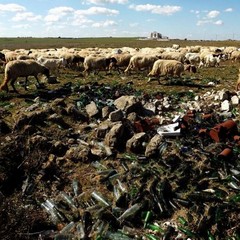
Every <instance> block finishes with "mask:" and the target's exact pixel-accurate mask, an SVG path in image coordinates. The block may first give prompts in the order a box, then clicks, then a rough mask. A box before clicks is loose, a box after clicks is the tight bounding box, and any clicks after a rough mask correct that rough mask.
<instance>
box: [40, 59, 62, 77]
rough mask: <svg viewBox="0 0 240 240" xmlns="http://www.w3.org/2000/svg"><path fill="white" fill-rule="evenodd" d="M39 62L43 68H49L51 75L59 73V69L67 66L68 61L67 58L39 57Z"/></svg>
mask: <svg viewBox="0 0 240 240" xmlns="http://www.w3.org/2000/svg"><path fill="white" fill-rule="evenodd" d="M37 62H38V63H40V64H42V65H43V66H45V67H47V68H48V69H49V71H50V72H51V73H54V72H55V73H57V72H58V69H59V68H60V67H61V66H62V67H66V66H67V61H66V59H65V58H60V59H57V58H44V57H39V58H37Z"/></svg>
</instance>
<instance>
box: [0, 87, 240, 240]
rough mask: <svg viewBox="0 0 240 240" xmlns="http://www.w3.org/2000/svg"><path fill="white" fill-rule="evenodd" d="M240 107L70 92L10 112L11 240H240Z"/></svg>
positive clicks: (233, 96)
mask: <svg viewBox="0 0 240 240" xmlns="http://www.w3.org/2000/svg"><path fill="white" fill-rule="evenodd" d="M69 93H74V94H72V95H68V94H69ZM54 94H55V96H57V98H54V97H53V96H54ZM73 96H74V97H73ZM239 99H240V94H239V92H229V91H226V90H221V91H217V92H214V91H212V92H207V93H205V94H204V95H202V96H197V95H195V94H194V93H193V92H191V91H190V92H185V93H179V94H176V95H171V96H165V94H164V93H160V92H159V93H155V94H154V95H151V96H150V95H149V94H145V93H143V92H138V91H135V90H133V89H132V88H131V85H126V86H124V87H123V86H121V87H120V86H118V85H116V86H113V87H109V86H105V85H98V84H92V85H85V86H79V87H77V86H74V87H73V86H72V85H71V84H69V85H66V86H65V89H59V90H56V91H55V92H52V91H51V92H50V91H49V92H42V94H40V96H39V97H37V98H35V99H34V100H33V101H32V102H31V104H29V105H28V106H25V107H22V108H20V109H18V112H17V114H15V115H14V116H11V114H10V112H9V109H8V108H7V107H5V108H4V107H3V108H1V109H0V112H1V118H0V131H1V146H0V148H1V153H0V161H1V169H0V185H1V188H0V202H1V216H0V219H1V221H2V223H3V222H7V223H8V226H9V223H10V222H12V229H13V230H12V231H11V233H9V229H6V228H4V226H3V225H2V224H1V225H2V227H1V229H0V231H1V236H5V238H3V239H14V237H15V239H56V240H57V239H58V240H59V239H153V240H155V239H227V238H229V239H239V237H240V232H239V229H240V226H239V216H240V215H239V212H240V211H239V210H240V209H239V208H240V205H239V203H240V195H239V194H240V193H239V191H240V165H239V159H240V133H239V120H240V117H239V116H240V115H239V114H240V113H239ZM9 172H10V173H11V174H9ZM15 208H16V210H14V209H15ZM13 216H14V217H15V218H16V219H17V218H18V219H22V222H20V223H18V226H17V225H16V223H15V221H14V220H13ZM18 229H21V231H20V230H18ZM7 233H8V234H7ZM7 235H8V236H7Z"/></svg>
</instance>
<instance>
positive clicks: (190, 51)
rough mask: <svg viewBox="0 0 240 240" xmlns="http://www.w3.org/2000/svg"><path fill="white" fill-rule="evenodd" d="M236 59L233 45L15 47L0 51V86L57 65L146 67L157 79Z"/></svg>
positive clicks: (120, 68) (97, 68) (50, 70)
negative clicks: (0, 70) (1, 76)
mask: <svg viewBox="0 0 240 240" xmlns="http://www.w3.org/2000/svg"><path fill="white" fill-rule="evenodd" d="M229 59H230V60H232V61H235V62H236V61H239V60H240V51H239V49H238V48H236V47H222V48H218V47H201V46H191V47H180V46H179V45H176V44H174V45H173V46H172V47H168V48H162V47H157V48H142V49H135V48H129V47H123V48H120V49H112V48H105V49H101V48H86V49H81V50H77V49H73V48H71V49H69V48H65V47H63V48H60V49H31V50H25V49H18V50H15V51H10V50H7V49H4V50H2V51H1V52H0V64H1V65H2V66H3V67H4V80H3V81H2V84H1V85H0V90H6V91H8V83H9V82H10V84H11V86H12V88H13V90H14V91H15V92H17V90H16V88H15V86H14V83H15V82H16V80H17V78H18V77H25V89H27V81H28V77H29V76H34V77H35V78H36V80H37V82H38V83H39V80H38V74H40V73H41V74H44V75H45V76H46V77H47V78H49V77H50V75H51V74H54V73H57V72H58V70H59V68H60V67H64V68H76V69H83V74H84V75H85V76H87V75H89V74H90V72H92V71H94V72H95V73H98V72H99V71H102V70H104V71H106V72H108V71H112V70H116V71H118V73H119V74H121V73H124V74H130V73H131V72H132V71H135V72H138V71H140V70H143V69H145V70H147V71H148V76H149V77H150V78H149V80H151V77H155V78H157V79H158V81H159V80H160V77H161V76H165V77H178V78H181V75H182V73H183V72H184V71H190V72H193V73H195V72H196V69H197V68H201V67H218V66H219V63H220V61H226V60H229ZM237 90H240V74H239V78H238V80H237Z"/></svg>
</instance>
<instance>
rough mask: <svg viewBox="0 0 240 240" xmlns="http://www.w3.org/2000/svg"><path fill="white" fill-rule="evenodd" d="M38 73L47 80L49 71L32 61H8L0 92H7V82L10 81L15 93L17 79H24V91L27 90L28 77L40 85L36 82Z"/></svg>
mask: <svg viewBox="0 0 240 240" xmlns="http://www.w3.org/2000/svg"><path fill="white" fill-rule="evenodd" d="M39 73H41V74H44V75H45V76H46V77H47V78H49V69H48V68H46V67H45V66H43V65H41V64H39V63H38V62H36V61H34V60H14V61H10V62H8V63H7V64H6V66H5V76H4V81H3V83H2V84H1V86H0V90H6V91H7V92H8V82H9V81H10V84H11V86H12V88H13V90H14V91H15V92H16V93H17V90H16V88H15V86H14V83H15V81H16V80H17V78H18V77H25V78H26V80H25V89H27V88H26V85H27V81H28V76H34V77H35V78H36V80H37V82H38V84H40V83H39V80H38V74H39Z"/></svg>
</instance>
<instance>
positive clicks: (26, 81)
mask: <svg viewBox="0 0 240 240" xmlns="http://www.w3.org/2000/svg"><path fill="white" fill-rule="evenodd" d="M27 83H28V77H26V79H25V85H24V88H25V90H26V91H27V90H28V89H27Z"/></svg>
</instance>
